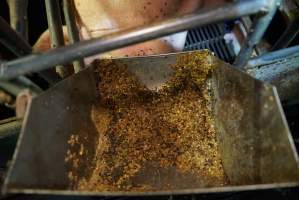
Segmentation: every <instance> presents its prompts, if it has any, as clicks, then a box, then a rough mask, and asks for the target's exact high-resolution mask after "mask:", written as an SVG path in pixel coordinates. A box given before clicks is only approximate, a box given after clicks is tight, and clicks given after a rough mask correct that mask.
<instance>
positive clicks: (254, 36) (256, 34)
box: [234, 0, 281, 68]
mask: <svg viewBox="0 0 299 200" xmlns="http://www.w3.org/2000/svg"><path fill="white" fill-rule="evenodd" d="M268 3H269V6H270V10H269V12H268V13H267V14H266V15H263V16H258V18H257V19H256V21H255V22H254V23H253V25H252V27H251V28H250V30H249V34H248V37H247V38H246V40H245V42H244V44H243V45H242V48H241V51H240V53H239V55H238V56H237V57H236V59H235V62H234V65H236V66H238V67H241V68H242V67H244V66H245V65H246V63H247V61H248V60H249V59H250V57H251V55H252V52H253V49H254V48H255V46H256V45H257V44H258V43H259V42H260V40H261V39H262V37H263V36H264V33H265V32H266V30H267V28H268V26H269V24H270V22H271V20H272V18H273V16H274V14H275V13H276V10H277V8H278V6H279V5H280V4H281V0H269V1H268Z"/></svg>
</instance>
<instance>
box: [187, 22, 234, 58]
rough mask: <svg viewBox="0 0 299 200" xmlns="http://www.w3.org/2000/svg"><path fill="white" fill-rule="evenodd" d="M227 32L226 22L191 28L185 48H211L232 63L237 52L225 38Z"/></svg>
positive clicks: (218, 55)
mask: <svg viewBox="0 0 299 200" xmlns="http://www.w3.org/2000/svg"><path fill="white" fill-rule="evenodd" d="M226 33H228V31H226V29H225V24H211V25H208V26H205V27H202V28H197V29H192V30H189V31H188V34H187V39H186V44H185V47H184V50H185V51H192V50H197V49H209V50H210V51H212V52H214V53H215V55H216V56H217V57H218V58H220V59H222V60H224V61H226V62H229V63H232V62H233V61H234V58H235V54H234V52H233V50H232V49H231V48H230V46H229V45H228V44H226V42H225V40H224V35H225V34H226Z"/></svg>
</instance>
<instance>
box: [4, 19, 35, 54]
mask: <svg viewBox="0 0 299 200" xmlns="http://www.w3.org/2000/svg"><path fill="white" fill-rule="evenodd" d="M0 42H1V43H2V44H3V45H4V46H5V47H7V48H8V49H9V50H11V51H12V52H13V53H14V54H15V55H17V56H24V55H27V54H30V53H31V51H32V48H31V46H30V45H29V44H28V43H27V42H26V41H25V40H24V39H23V38H22V37H21V36H20V35H19V34H17V33H16V32H15V31H14V30H13V29H12V28H11V27H10V25H9V24H8V23H7V22H6V21H5V20H4V19H3V18H2V17H0Z"/></svg>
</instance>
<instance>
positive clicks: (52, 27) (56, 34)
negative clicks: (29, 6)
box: [45, 0, 71, 78]
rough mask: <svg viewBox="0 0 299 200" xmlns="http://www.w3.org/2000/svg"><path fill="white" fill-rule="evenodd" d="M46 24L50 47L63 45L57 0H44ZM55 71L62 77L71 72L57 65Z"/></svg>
mask: <svg viewBox="0 0 299 200" xmlns="http://www.w3.org/2000/svg"><path fill="white" fill-rule="evenodd" d="M45 3H46V11H47V19H48V26H49V31H50V39H51V46H52V48H56V47H59V46H63V45H64V37H63V30H62V21H61V13H60V7H59V4H58V1H57V0H45ZM56 72H57V73H58V74H59V75H60V76H61V77H62V78H64V77H66V76H68V75H70V74H71V72H70V71H69V70H68V68H66V67H64V66H61V65H58V66H56Z"/></svg>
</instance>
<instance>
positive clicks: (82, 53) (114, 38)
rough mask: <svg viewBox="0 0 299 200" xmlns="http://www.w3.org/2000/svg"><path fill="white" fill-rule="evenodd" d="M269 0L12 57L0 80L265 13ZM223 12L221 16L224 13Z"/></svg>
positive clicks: (1, 70) (0, 68) (253, 0)
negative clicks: (197, 28) (15, 57)
mask: <svg viewBox="0 0 299 200" xmlns="http://www.w3.org/2000/svg"><path fill="white" fill-rule="evenodd" d="M268 9H269V0H246V1H242V2H238V3H230V4H226V5H225V6H222V7H217V8H213V9H209V10H205V11H198V12H196V13H193V14H188V15H185V16H180V17H176V18H172V19H168V20H165V21H163V22H158V23H154V24H151V25H147V26H143V27H139V28H133V29H129V30H125V31H122V32H117V33H114V34H111V35H107V36H103V37H101V38H97V39H92V40H87V41H81V42H78V43H75V44H72V45H68V46H64V47H60V48H56V49H53V50H50V51H48V52H46V53H44V54H33V55H29V56H26V57H24V58H21V59H16V60H13V61H9V62H6V63H2V64H1V66H0V79H10V78H14V77H17V76H19V75H22V74H25V73H28V72H36V71H40V70H44V69H48V68H51V67H52V66H55V65H57V64H65V63H68V62H71V61H73V60H76V59H78V58H83V57H87V56H92V55H95V54H99V53H104V52H107V51H110V50H114V49H117V48H121V47H124V46H128V45H132V44H136V43H139V42H144V41H147V40H151V39H155V38H158V37H162V36H166V35H169V34H173V33H177V32H181V31H185V30H188V29H192V28H195V27H202V26H205V25H208V24H211V23H217V22H221V21H225V20H232V19H235V18H238V17H242V16H246V15H252V14H256V13H260V12H261V11H262V12H266V11H267V10H268ZM224 13H225V15H224Z"/></svg>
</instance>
